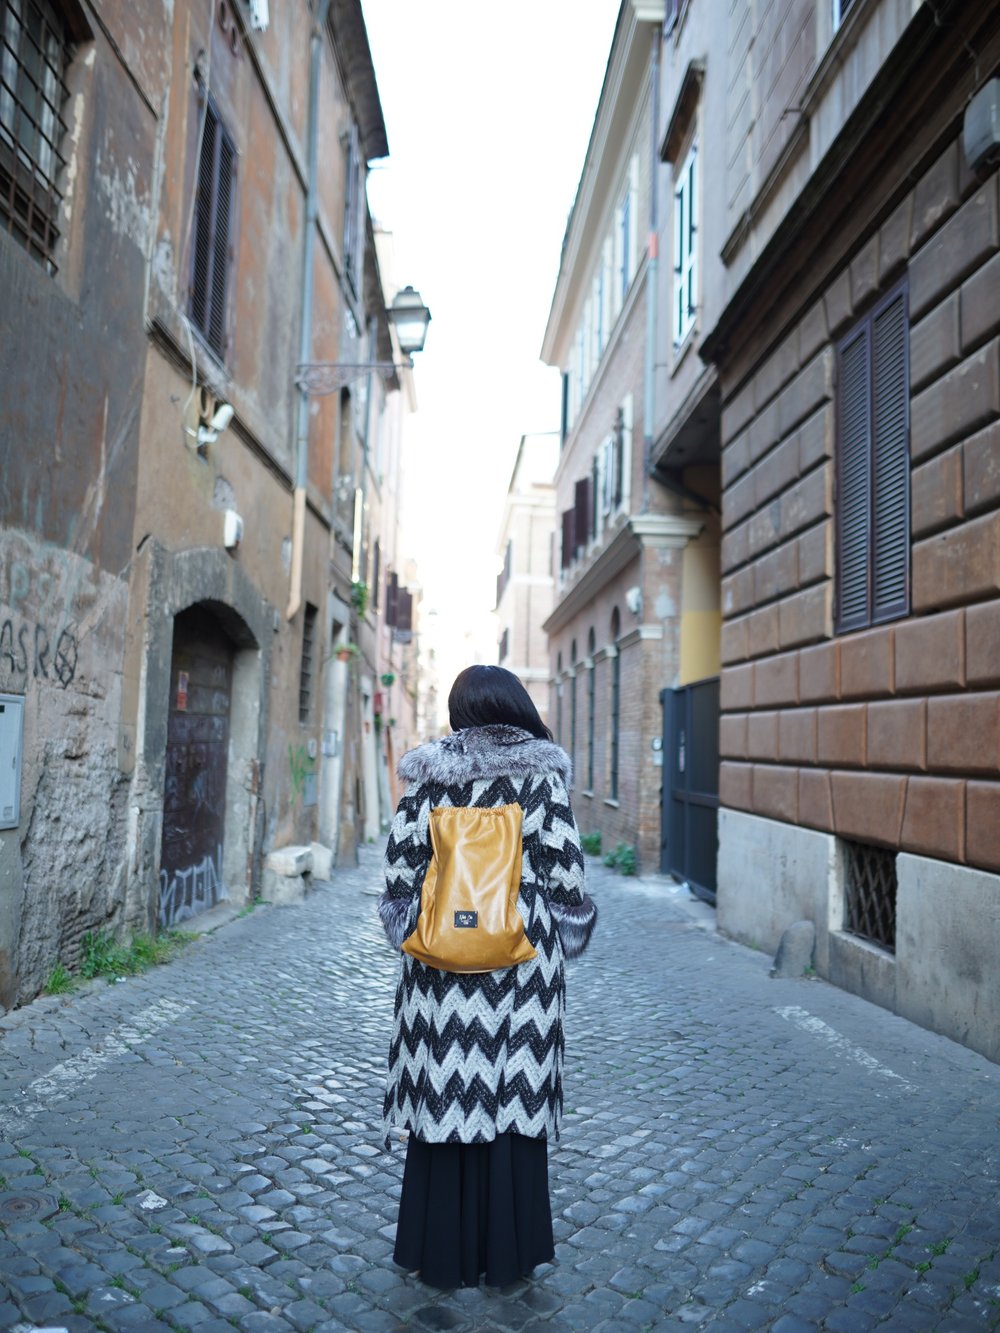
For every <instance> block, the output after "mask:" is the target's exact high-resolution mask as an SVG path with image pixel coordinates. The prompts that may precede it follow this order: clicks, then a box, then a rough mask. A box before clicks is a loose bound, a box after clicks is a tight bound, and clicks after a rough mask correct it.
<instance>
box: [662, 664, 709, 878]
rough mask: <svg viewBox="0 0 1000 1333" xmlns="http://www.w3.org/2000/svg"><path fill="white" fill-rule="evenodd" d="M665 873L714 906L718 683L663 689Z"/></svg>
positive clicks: (663, 867)
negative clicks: (681, 880) (680, 881)
mask: <svg viewBox="0 0 1000 1333" xmlns="http://www.w3.org/2000/svg"><path fill="white" fill-rule="evenodd" d="M660 703H661V704H662V705H663V756H664V758H663V795H662V798H661V803H660V869H661V870H663V871H665V872H666V873H667V874H670V875H674V876H676V877H677V878H678V879H683V880H687V882H688V884H690V886H691V888H692V889H693V890H694V892H695V893H696V894H697V895H698V897H699V898H704V899H705V901H706V902H710V903H714V902H715V885H716V877H715V876H716V855H717V850H718V822H719V678H718V676H714V677H712V678H711V679H710V680H699V681H697V682H696V683H695V684H693V685H684V686H682V687H681V688H680V689H677V690H661V691H660Z"/></svg>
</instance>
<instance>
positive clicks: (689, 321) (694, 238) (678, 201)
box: [673, 142, 698, 347]
mask: <svg viewBox="0 0 1000 1333" xmlns="http://www.w3.org/2000/svg"><path fill="white" fill-rule="evenodd" d="M697 163H698V144H697V142H695V143H693V144H692V145H691V147H690V149H689V150H688V155H687V157H686V158H685V159H684V165H683V166H682V167H681V169H680V172H679V173H678V176H677V184H676V186H675V187H674V302H673V307H674V314H673V321H674V346H675V347H679V346H680V345H681V343H682V342H683V341H684V339H685V338H686V337H687V336H688V334H689V333H690V332H691V329H692V328H693V327H694V312H695V302H696V299H697V295H698V292H697V280H698V264H697V259H698V224H697V218H696V215H697V198H698V196H697V193H696V189H697V177H696V167H697Z"/></svg>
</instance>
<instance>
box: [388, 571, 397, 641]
mask: <svg viewBox="0 0 1000 1333" xmlns="http://www.w3.org/2000/svg"><path fill="white" fill-rule="evenodd" d="M398 613H399V578H398V576H397V575H396V574H390V575H389V577H388V578H387V579H386V581H385V623H386V624H387V625H388V626H389V627H390V628H394V627H395V625H396V617H397V615H398Z"/></svg>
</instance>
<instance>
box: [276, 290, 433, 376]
mask: <svg viewBox="0 0 1000 1333" xmlns="http://www.w3.org/2000/svg"><path fill="white" fill-rule="evenodd" d="M386 314H387V315H388V317H389V322H390V324H392V326H393V328H394V329H395V330H396V341H397V342H398V343H399V350H400V351H401V352H402V353H403V356H404V357H405V358H406V359H405V360H404V361H315V362H309V363H307V364H305V365H301V366H298V367H297V369H296V373H295V383H296V384H297V385H298V387H299V388H300V389H301V390H302V392H303V393H304V394H306V396H307V397H310V398H319V397H322V396H323V395H324V394H328V393H336V392H337V390H338V389H342V388H344V387H345V385H348V384H351V383H353V381H354V380H358V379H361V378H362V376H364V375H369V374H373V373H374V374H378V375H383V376H385V375H391V374H392V372H393V371H394V370H412V369H413V354H414V353H415V352H422V351H423V350H424V342H425V341H426V339H427V326H428V324H430V322H431V312H430V311H429V310H428V309H427V307H426V306H425V305H424V303H423V300H422V299H421V296H420V293H419V292H418V291H414V289H413V288H412V287H404V288H403V290H402V291H400V292H397V293H396V295H395V296H394V297H393V300H392V305H391V306H390V307H389V309H388V310H387V311H386Z"/></svg>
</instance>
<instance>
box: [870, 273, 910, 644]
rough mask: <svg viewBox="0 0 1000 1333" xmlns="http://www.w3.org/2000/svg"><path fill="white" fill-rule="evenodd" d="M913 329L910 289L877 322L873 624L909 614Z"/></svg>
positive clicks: (875, 317) (891, 302)
mask: <svg viewBox="0 0 1000 1333" xmlns="http://www.w3.org/2000/svg"><path fill="white" fill-rule="evenodd" d="M908 343H909V329H908V319H907V292H906V288H905V287H904V288H903V289H901V290H900V291H898V292H896V293H895V295H893V296H892V297H890V299H889V301H888V302H887V303H886V304H885V305H884V306H882V307H880V308H879V309H877V310H876V311H875V313H874V315H873V318H872V337H871V346H872V465H873V473H874V477H873V486H872V530H873V536H872V549H873V567H872V594H871V601H872V608H871V618H872V621H873V622H876V621H880V620H891V619H893V618H894V617H896V616H901V615H905V614H906V612H907V611H908V610H909V568H910V504H909V496H910V484H909V483H910V448H909V374H908V369H909V367H908V358H907V347H908Z"/></svg>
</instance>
